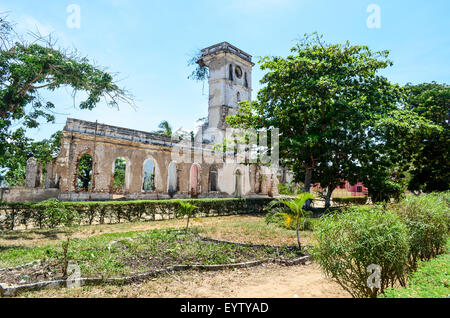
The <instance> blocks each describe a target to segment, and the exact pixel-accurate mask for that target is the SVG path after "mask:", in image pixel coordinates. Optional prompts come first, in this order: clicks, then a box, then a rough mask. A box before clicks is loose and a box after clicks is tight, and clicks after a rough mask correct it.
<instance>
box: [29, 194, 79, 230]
mask: <svg viewBox="0 0 450 318" xmlns="http://www.w3.org/2000/svg"><path fill="white" fill-rule="evenodd" d="M36 206H37V207H40V208H42V211H41V217H39V218H37V220H38V221H39V222H38V223H39V224H36V225H39V226H40V227H42V226H44V227H47V228H50V229H52V228H55V227H57V226H61V225H63V226H72V225H73V224H75V223H78V221H79V215H78V213H77V212H76V211H74V210H71V209H68V208H66V206H65V205H64V203H62V202H60V201H58V200H57V199H49V200H46V201H43V202H41V203H39V204H36ZM42 223H43V224H42Z"/></svg>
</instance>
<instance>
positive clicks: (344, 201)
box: [333, 197, 367, 206]
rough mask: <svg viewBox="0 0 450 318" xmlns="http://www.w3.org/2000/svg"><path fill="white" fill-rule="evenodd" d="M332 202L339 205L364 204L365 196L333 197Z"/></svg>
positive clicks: (365, 201)
mask: <svg viewBox="0 0 450 318" xmlns="http://www.w3.org/2000/svg"><path fill="white" fill-rule="evenodd" d="M333 202H335V203H336V204H339V205H346V206H347V205H351V204H366V203H367V197H342V198H333Z"/></svg>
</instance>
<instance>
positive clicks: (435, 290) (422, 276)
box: [382, 240, 450, 298]
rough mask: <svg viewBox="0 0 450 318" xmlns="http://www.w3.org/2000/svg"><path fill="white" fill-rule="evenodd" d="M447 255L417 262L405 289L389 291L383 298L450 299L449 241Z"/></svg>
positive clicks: (449, 242)
mask: <svg viewBox="0 0 450 318" xmlns="http://www.w3.org/2000/svg"><path fill="white" fill-rule="evenodd" d="M446 249H447V253H446V254H443V255H439V256H438V257H436V258H435V259H432V260H431V261H428V262H419V267H418V269H417V271H415V272H414V273H413V274H412V275H411V278H410V280H409V282H408V287H406V288H395V289H389V290H387V291H386V292H385V294H384V295H382V297H383V298H449V297H450V240H449V241H448V242H447V246H446Z"/></svg>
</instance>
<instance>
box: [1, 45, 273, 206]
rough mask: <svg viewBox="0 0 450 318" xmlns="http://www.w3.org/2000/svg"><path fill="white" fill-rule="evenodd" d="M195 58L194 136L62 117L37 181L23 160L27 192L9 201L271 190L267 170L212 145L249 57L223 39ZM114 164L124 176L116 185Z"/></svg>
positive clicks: (34, 168)
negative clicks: (202, 95)
mask: <svg viewBox="0 0 450 318" xmlns="http://www.w3.org/2000/svg"><path fill="white" fill-rule="evenodd" d="M198 63H199V64H200V65H201V66H205V67H208V69H209V108H208V121H207V123H206V124H205V125H204V126H203V127H202V128H201V130H200V132H199V133H198V134H197V135H196V136H195V138H194V139H192V140H188V141H186V140H180V139H177V138H171V137H167V136H164V135H158V134H154V133H148V132H143V131H137V130H133V129H127V128H119V127H114V126H109V125H105V124H99V123H96V122H87V121H81V120H77V119H70V118H69V119H67V123H66V125H65V127H64V130H63V137H62V141H61V151H60V154H59V156H58V157H57V158H55V159H54V160H53V161H52V162H50V163H48V164H47V165H46V167H45V170H46V174H45V178H43V177H42V170H43V169H42V165H40V164H39V163H37V162H36V160H34V159H33V158H31V159H30V160H29V161H28V165H27V188H28V189H32V194H31V195H30V194H25V192H23V193H22V194H20V193H18V194H16V196H19V197H20V198H19V199H15V198H11V195H10V200H12V201H14V200H20V199H21V200H23V199H24V196H27V195H28V196H29V197H27V198H26V199H27V200H28V201H38V200H42V199H46V198H48V197H55V196H57V197H58V198H59V199H60V200H64V201H78V200H83V201H84V200H112V199H127V200H128V199H129V200H131V199H166V198H205V197H238V196H241V197H250V196H273V195H277V178H276V173H273V172H274V170H273V169H269V168H268V167H266V166H260V165H258V164H256V163H253V164H249V163H248V157H246V156H245V155H242V154H237V153H236V152H226V153H222V152H217V151H216V147H215V145H217V143H223V141H224V138H225V134H226V129H227V128H228V126H227V124H226V122H225V118H226V117H227V116H228V115H230V114H233V113H236V112H237V111H238V103H239V102H240V101H242V100H250V99H251V93H252V86H251V85H252V67H253V66H254V64H253V63H252V57H251V56H250V55H249V54H247V53H245V52H243V51H242V50H240V49H238V48H236V47H234V46H233V45H231V44H229V43H227V42H223V43H220V44H217V45H214V46H211V47H208V48H206V49H204V50H202V55H201V57H200V59H199V61H198ZM118 159H120V160H119V161H118ZM119 163H120V164H121V165H122V169H123V172H122V173H123V174H124V175H122V178H123V179H122V182H121V183H120V184H119V185H118V184H117V182H116V179H115V178H116V172H115V171H116V168H117V165H118V164H119ZM81 165H83V166H81ZM86 165H90V166H89V167H87V168H88V169H86V167H85V166H86ZM83 169H84V170H83ZM83 173H85V175H84V176H83ZM80 176H81V177H80ZM80 178H82V179H83V178H84V179H83V180H80ZM42 179H45V180H42ZM23 191H25V190H23Z"/></svg>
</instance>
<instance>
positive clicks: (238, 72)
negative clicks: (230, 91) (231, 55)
mask: <svg viewBox="0 0 450 318" xmlns="http://www.w3.org/2000/svg"><path fill="white" fill-rule="evenodd" d="M234 73H235V74H236V77H237V78H241V77H242V69H241V67H240V66H236V69H235V71H234Z"/></svg>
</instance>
